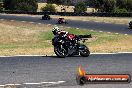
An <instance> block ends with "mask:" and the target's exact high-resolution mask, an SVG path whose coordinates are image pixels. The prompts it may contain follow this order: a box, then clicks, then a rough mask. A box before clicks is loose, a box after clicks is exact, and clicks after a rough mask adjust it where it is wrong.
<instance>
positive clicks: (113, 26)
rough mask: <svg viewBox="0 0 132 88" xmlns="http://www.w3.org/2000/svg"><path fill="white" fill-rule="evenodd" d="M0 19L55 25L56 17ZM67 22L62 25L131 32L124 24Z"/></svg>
mask: <svg viewBox="0 0 132 88" xmlns="http://www.w3.org/2000/svg"><path fill="white" fill-rule="evenodd" d="M0 19H6V20H17V21H27V22H36V23H43V24H52V25H57V24H56V23H57V19H52V20H41V16H36V17H31V16H14V15H2V14H1V15H0ZM67 22H68V24H66V25H63V26H67V27H75V28H83V29H88V30H91V29H92V30H96V31H104V32H113V33H122V34H132V30H130V29H129V28H128V25H125V24H112V23H101V22H94V21H74V20H67Z"/></svg>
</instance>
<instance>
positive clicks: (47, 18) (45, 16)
mask: <svg viewBox="0 0 132 88" xmlns="http://www.w3.org/2000/svg"><path fill="white" fill-rule="evenodd" d="M50 19H51V17H50V16H49V15H47V14H45V15H43V16H42V20H50Z"/></svg>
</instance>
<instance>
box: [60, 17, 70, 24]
mask: <svg viewBox="0 0 132 88" xmlns="http://www.w3.org/2000/svg"><path fill="white" fill-rule="evenodd" d="M58 24H68V23H67V22H66V20H65V19H64V18H61V17H60V18H59V19H58Z"/></svg>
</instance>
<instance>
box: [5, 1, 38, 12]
mask: <svg viewBox="0 0 132 88" xmlns="http://www.w3.org/2000/svg"><path fill="white" fill-rule="evenodd" d="M4 7H5V9H6V10H19V11H33V12H34V11H37V8H38V4H37V0H4Z"/></svg>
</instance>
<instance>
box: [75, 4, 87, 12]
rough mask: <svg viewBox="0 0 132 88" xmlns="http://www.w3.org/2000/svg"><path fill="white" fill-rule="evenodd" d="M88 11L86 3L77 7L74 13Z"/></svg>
mask: <svg viewBox="0 0 132 88" xmlns="http://www.w3.org/2000/svg"><path fill="white" fill-rule="evenodd" d="M86 10H87V6H86V4H85V3H84V2H79V3H77V4H76V5H75V8H74V12H77V13H81V12H85V11H86Z"/></svg>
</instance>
